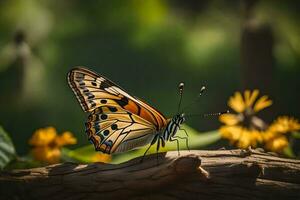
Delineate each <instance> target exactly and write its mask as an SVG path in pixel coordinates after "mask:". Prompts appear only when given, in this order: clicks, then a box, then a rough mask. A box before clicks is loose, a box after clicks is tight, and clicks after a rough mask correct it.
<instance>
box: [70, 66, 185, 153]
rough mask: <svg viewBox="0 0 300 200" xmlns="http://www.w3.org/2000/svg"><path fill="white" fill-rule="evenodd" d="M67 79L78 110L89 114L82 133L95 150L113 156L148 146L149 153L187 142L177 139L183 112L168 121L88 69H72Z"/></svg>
mask: <svg viewBox="0 0 300 200" xmlns="http://www.w3.org/2000/svg"><path fill="white" fill-rule="evenodd" d="M67 79H68V84H69V86H70V87H71V89H72V90H73V92H74V93H75V96H76V98H77V100H78V102H79V104H80V105H81V108H82V109H83V111H84V112H87V113H89V115H88V119H87V122H86V123H85V127H86V129H85V132H86V134H87V136H88V138H89V140H90V141H91V142H92V143H93V144H94V146H95V150H96V151H101V152H103V153H106V154H112V153H118V152H126V151H129V150H132V149H136V148H138V147H142V146H145V145H147V144H150V145H149V147H148V149H147V151H148V150H149V148H150V147H151V146H152V145H153V144H155V143H157V151H158V150H159V148H160V147H161V146H162V147H164V146H165V143H166V141H177V145H179V141H178V138H179V139H186V143H187V137H179V136H176V132H177V131H178V130H179V129H180V125H181V124H182V123H184V122H185V116H184V114H183V113H181V114H176V115H175V116H174V117H173V118H171V119H167V118H166V117H165V116H164V115H163V114H162V113H161V112H159V111H158V110H157V109H155V108H153V107H152V106H150V105H149V104H147V103H145V102H144V101H142V100H141V99H139V98H137V97H134V96H131V95H130V94H128V93H127V92H126V91H125V90H124V89H122V88H121V87H120V86H118V85H117V84H115V83H113V82H112V81H110V80H109V79H108V78H105V77H104V76H102V75H99V74H97V73H96V72H93V71H91V70H89V69H87V68H83V67H77V68H74V69H72V70H71V71H70V72H69V73H68V75H67ZM182 89H183V83H182V85H181V86H180V91H182ZM181 94H182V93H181ZM181 96H182V95H181ZM180 102H181V98H180ZM185 133H186V132H185ZM186 134H187V133H186ZM147 151H146V152H145V154H144V155H146V153H147Z"/></svg>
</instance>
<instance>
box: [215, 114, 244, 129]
mask: <svg viewBox="0 0 300 200" xmlns="http://www.w3.org/2000/svg"><path fill="white" fill-rule="evenodd" d="M219 120H220V122H223V123H224V124H226V125H229V126H233V125H237V124H238V123H239V122H240V119H239V117H238V115H235V114H222V115H220V117H219Z"/></svg>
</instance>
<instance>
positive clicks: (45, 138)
mask: <svg viewBox="0 0 300 200" xmlns="http://www.w3.org/2000/svg"><path fill="white" fill-rule="evenodd" d="M76 142H77V141H76V138H74V137H73V135H72V133H71V132H68V131H66V132H64V133H63V134H62V135H58V134H57V132H56V129H55V128H54V127H46V128H42V129H38V130H37V131H35V132H34V134H33V135H32V137H31V138H30V140H29V144H30V145H32V146H33V149H32V155H33V157H34V158H35V159H36V160H38V161H42V162H47V163H49V164H53V163H58V162H59V161H60V157H61V147H62V146H65V145H69V144H75V143H76Z"/></svg>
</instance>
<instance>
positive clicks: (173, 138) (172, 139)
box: [170, 136, 180, 156]
mask: <svg viewBox="0 0 300 200" xmlns="http://www.w3.org/2000/svg"><path fill="white" fill-rule="evenodd" d="M173 141H176V142H177V152H178V156H180V152H179V140H178V139H177V136H175V137H170V142H173Z"/></svg>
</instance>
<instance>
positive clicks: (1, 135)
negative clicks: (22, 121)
mask: <svg viewBox="0 0 300 200" xmlns="http://www.w3.org/2000/svg"><path fill="white" fill-rule="evenodd" d="M15 158H16V150H15V147H14V145H13V143H12V141H11V139H10V137H9V136H8V134H7V133H6V132H5V131H4V129H3V128H2V127H1V126H0V168H1V169H3V168H4V167H5V166H6V165H7V164H8V163H9V162H10V161H11V160H13V159H15Z"/></svg>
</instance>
